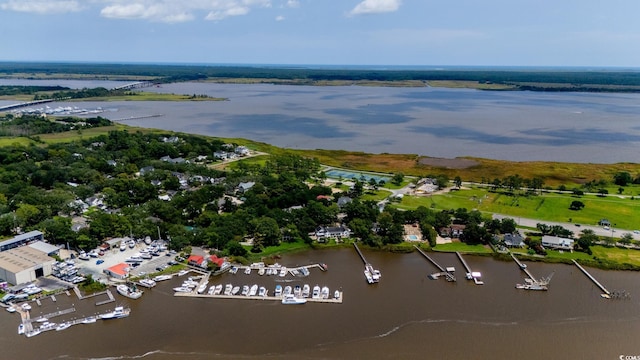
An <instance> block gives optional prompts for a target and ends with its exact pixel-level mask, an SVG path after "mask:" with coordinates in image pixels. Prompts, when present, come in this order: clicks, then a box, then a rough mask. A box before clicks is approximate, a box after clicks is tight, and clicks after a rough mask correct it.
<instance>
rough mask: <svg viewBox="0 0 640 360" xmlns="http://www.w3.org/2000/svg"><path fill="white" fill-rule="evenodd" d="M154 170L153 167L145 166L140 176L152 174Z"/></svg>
mask: <svg viewBox="0 0 640 360" xmlns="http://www.w3.org/2000/svg"><path fill="white" fill-rule="evenodd" d="M154 170H155V169H154V168H153V166H145V167H143V168H142V169H140V176H144V175H145V174H148V173H151V172H153V171H154Z"/></svg>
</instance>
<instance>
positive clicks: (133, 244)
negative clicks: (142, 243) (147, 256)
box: [127, 240, 136, 249]
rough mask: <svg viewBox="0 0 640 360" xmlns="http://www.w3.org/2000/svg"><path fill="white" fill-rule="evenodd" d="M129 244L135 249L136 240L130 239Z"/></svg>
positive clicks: (130, 247)
mask: <svg viewBox="0 0 640 360" xmlns="http://www.w3.org/2000/svg"><path fill="white" fill-rule="evenodd" d="M127 245H129V249H133V248H134V247H136V242H135V241H133V240H129V241H128V242H127Z"/></svg>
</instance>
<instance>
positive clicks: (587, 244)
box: [576, 229, 598, 254]
mask: <svg viewBox="0 0 640 360" xmlns="http://www.w3.org/2000/svg"><path fill="white" fill-rule="evenodd" d="M596 241H598V236H597V235H596V233H595V232H594V231H593V230H591V229H584V230H582V232H581V233H580V237H579V238H578V241H577V242H576V247H577V248H579V249H581V250H582V251H584V252H586V253H587V254H591V246H592V245H593V243H594V242H596Z"/></svg>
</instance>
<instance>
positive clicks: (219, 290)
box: [213, 284, 222, 295]
mask: <svg viewBox="0 0 640 360" xmlns="http://www.w3.org/2000/svg"><path fill="white" fill-rule="evenodd" d="M221 293H222V284H218V285H216V287H215V288H214V290H213V295H220V294H221Z"/></svg>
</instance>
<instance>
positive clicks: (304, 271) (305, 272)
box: [300, 266, 310, 276]
mask: <svg viewBox="0 0 640 360" xmlns="http://www.w3.org/2000/svg"><path fill="white" fill-rule="evenodd" d="M309 274H310V272H309V269H307V268H306V267H304V266H303V267H301V268H300V275H301V276H309Z"/></svg>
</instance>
